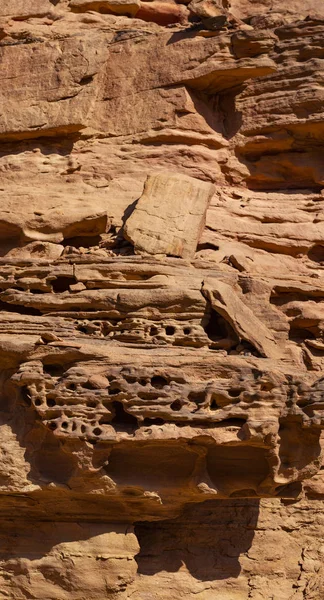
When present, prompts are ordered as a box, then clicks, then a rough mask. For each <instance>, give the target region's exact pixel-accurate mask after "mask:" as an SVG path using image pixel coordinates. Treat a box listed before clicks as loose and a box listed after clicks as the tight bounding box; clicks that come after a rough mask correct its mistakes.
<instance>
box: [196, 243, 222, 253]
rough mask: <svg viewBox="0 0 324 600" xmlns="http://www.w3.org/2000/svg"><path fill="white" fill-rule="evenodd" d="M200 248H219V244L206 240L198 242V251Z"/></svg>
mask: <svg viewBox="0 0 324 600" xmlns="http://www.w3.org/2000/svg"><path fill="white" fill-rule="evenodd" d="M199 250H219V246H217V245H216V244H212V243H210V242H205V243H204V244H198V246H197V252H199Z"/></svg>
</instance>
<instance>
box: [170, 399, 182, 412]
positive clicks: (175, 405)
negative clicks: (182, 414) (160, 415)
mask: <svg viewBox="0 0 324 600" xmlns="http://www.w3.org/2000/svg"><path fill="white" fill-rule="evenodd" d="M170 408H171V409H172V410H175V411H178V410H181V409H182V402H181V400H175V401H174V402H172V404H171V405H170Z"/></svg>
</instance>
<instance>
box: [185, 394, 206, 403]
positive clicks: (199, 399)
mask: <svg viewBox="0 0 324 600" xmlns="http://www.w3.org/2000/svg"><path fill="white" fill-rule="evenodd" d="M188 400H189V401H190V402H195V403H196V404H202V403H203V402H205V400H206V392H189V394H188Z"/></svg>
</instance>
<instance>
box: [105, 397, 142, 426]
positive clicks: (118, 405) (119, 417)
mask: <svg viewBox="0 0 324 600" xmlns="http://www.w3.org/2000/svg"><path fill="white" fill-rule="evenodd" d="M111 407H112V409H113V412H114V413H115V416H114V417H113V418H112V420H111V424H112V425H132V426H134V427H137V419H136V417H134V415H131V414H130V413H128V412H126V410H125V408H124V405H123V403H122V402H117V401H115V402H113V403H112V405H111Z"/></svg>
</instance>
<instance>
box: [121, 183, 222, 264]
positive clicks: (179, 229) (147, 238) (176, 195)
mask: <svg viewBox="0 0 324 600" xmlns="http://www.w3.org/2000/svg"><path fill="white" fill-rule="evenodd" d="M213 191H214V187H213V185H211V184H210V183H205V182H204V181H199V180H198V179H194V178H193V177H187V176H185V175H178V174H177V175H174V174H172V173H159V174H158V175H151V176H149V177H148V178H147V180H146V182H145V186H144V191H143V194H142V196H141V198H140V199H139V201H138V202H137V204H136V207H135V209H134V211H133V213H132V214H131V216H130V217H129V219H128V220H127V222H126V225H125V230H124V233H125V237H126V238H127V239H128V240H129V241H130V242H132V243H133V244H134V247H135V252H137V253H144V254H166V255H167V256H179V257H182V258H192V257H193V255H194V253H195V251H196V248H197V244H198V240H199V237H200V235H201V232H202V229H203V227H204V224H205V216H206V211H207V207H208V204H209V201H210V199H211V197H212V194H213Z"/></svg>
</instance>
